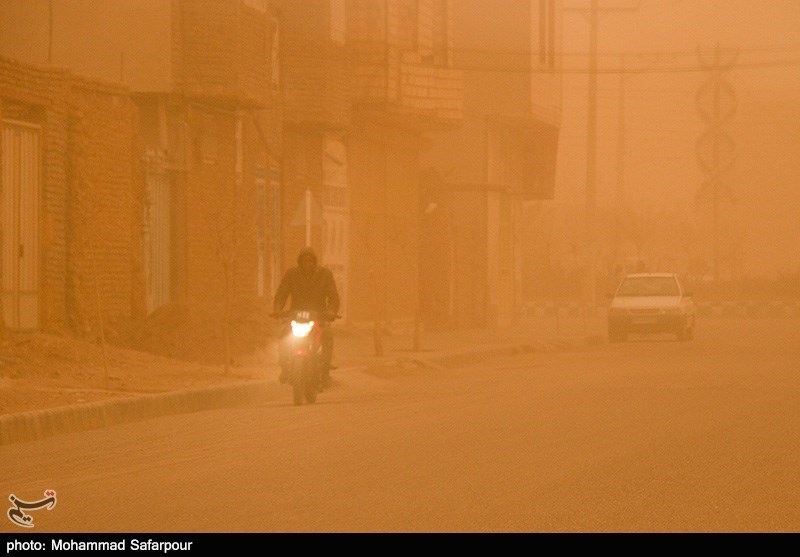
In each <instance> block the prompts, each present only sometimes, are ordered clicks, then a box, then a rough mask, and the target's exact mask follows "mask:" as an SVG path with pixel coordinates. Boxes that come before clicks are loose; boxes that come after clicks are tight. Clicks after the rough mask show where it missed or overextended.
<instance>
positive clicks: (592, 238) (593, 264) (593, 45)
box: [564, 0, 639, 313]
mask: <svg viewBox="0 0 800 557" xmlns="http://www.w3.org/2000/svg"><path fill="white" fill-rule="evenodd" d="M638 9H639V6H638V2H637V5H636V6H635V7H622V6H617V7H604V8H601V7H600V0H591V2H590V4H589V8H588V10H587V8H572V7H566V8H564V10H565V11H576V12H581V13H584V14H586V12H587V11H588V17H589V84H588V104H587V114H586V118H587V123H586V216H585V224H584V226H585V239H586V258H585V260H586V298H587V301H588V303H589V304H590V308H591V312H592V313H594V310H595V308H596V307H597V278H596V273H597V230H596V227H597V224H596V222H595V221H596V213H597V42H598V40H597V35H598V27H599V23H600V15H601V14H607V13H620V12H624V13H630V12H635V11H636V10H638Z"/></svg>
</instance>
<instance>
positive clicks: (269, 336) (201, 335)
mask: <svg viewBox="0 0 800 557" xmlns="http://www.w3.org/2000/svg"><path fill="white" fill-rule="evenodd" d="M270 311H271V307H270V306H269V304H268V303H267V302H265V301H264V300H239V301H237V302H236V303H234V304H233V306H232V308H231V315H230V318H229V320H228V322H227V326H228V339H229V345H230V357H231V361H230V363H231V364H234V365H236V364H239V363H242V362H243V361H245V360H247V359H249V358H251V357H252V355H253V354H255V353H264V352H269V351H270V350H271V346H272V345H274V343H275V340H276V334H277V327H278V324H277V323H276V322H275V320H274V319H273V318H271V317H269V313H270ZM225 326H226V322H225V318H224V311H223V309H222V308H206V307H196V306H190V305H186V304H181V303H171V304H167V305H164V306H162V307H160V308H158V309H157V310H155V311H154V312H153V313H151V314H150V315H149V316H148V317H147V318H145V319H142V320H139V321H130V322H126V323H117V324H115V326H114V330H113V332H112V334H111V336H110V340H111V341H112V342H114V343H116V344H120V345H122V346H126V347H129V348H133V349H135V350H141V351H145V352H149V353H152V354H158V355H160V356H166V357H168V358H174V359H180V360H185V361H189V362H197V363H202V364H211V365H217V364H223V363H224V362H225Z"/></svg>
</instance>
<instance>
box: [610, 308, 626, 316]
mask: <svg viewBox="0 0 800 557" xmlns="http://www.w3.org/2000/svg"><path fill="white" fill-rule="evenodd" d="M627 313H628V310H627V309H625V308H608V314H609V315H626V314H627Z"/></svg>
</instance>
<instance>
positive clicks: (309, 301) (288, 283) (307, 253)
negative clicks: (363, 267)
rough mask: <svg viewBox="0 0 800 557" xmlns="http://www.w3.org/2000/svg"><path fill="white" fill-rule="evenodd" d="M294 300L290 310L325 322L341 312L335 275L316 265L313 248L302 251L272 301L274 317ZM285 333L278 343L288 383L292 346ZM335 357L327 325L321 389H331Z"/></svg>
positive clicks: (323, 331)
mask: <svg viewBox="0 0 800 557" xmlns="http://www.w3.org/2000/svg"><path fill="white" fill-rule="evenodd" d="M290 296H291V299H292V300H291V306H290V309H291V310H306V311H315V312H318V313H319V315H321V316H322V318H323V321H331V320H333V319H334V318H335V317H336V316H337V313H338V312H339V292H338V290H337V289H336V281H334V279H333V273H331V271H330V270H329V269H327V268H326V267H322V266H319V265H317V255H316V253H314V250H313V249H312V248H310V247H305V248H303V249H302V250H300V253H299V254H298V256H297V266H296V267H292V268H291V269H289V270H288V271H286V274H284V276H283V279H282V280H281V283H280V284H279V285H278V289H277V290H276V291H275V297H274V299H273V310H274V312H275V314H279V313H281V312H282V311H283V308H284V305H286V300H287V299H288V298H289V297H290ZM286 338H287V336H286V334H285V333H284V334H283V335H282V336H281V341H280V343H279V350H278V352H279V359H280V366H281V375H280V382H281V383H286V382H287V380H288V377H289V360H290V353H289V352H290V351H289V350H288V348H289V345H288V343H287V342H285V339H286ZM332 356H333V334H332V333H331V331H330V327H328V326H327V323H323V324H322V362H321V372H322V385H323V386H328V385H330V381H331V379H330V370H331V368H332V366H331V358H332Z"/></svg>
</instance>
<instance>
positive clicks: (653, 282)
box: [617, 277, 679, 296]
mask: <svg viewBox="0 0 800 557" xmlns="http://www.w3.org/2000/svg"><path fill="white" fill-rule="evenodd" d="M678 294H679V291H678V283H677V281H676V280H675V278H674V277H628V278H626V279H625V280H624V281H623V282H622V284H621V285H620V286H619V289H618V290H617V296H677V295H678Z"/></svg>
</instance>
